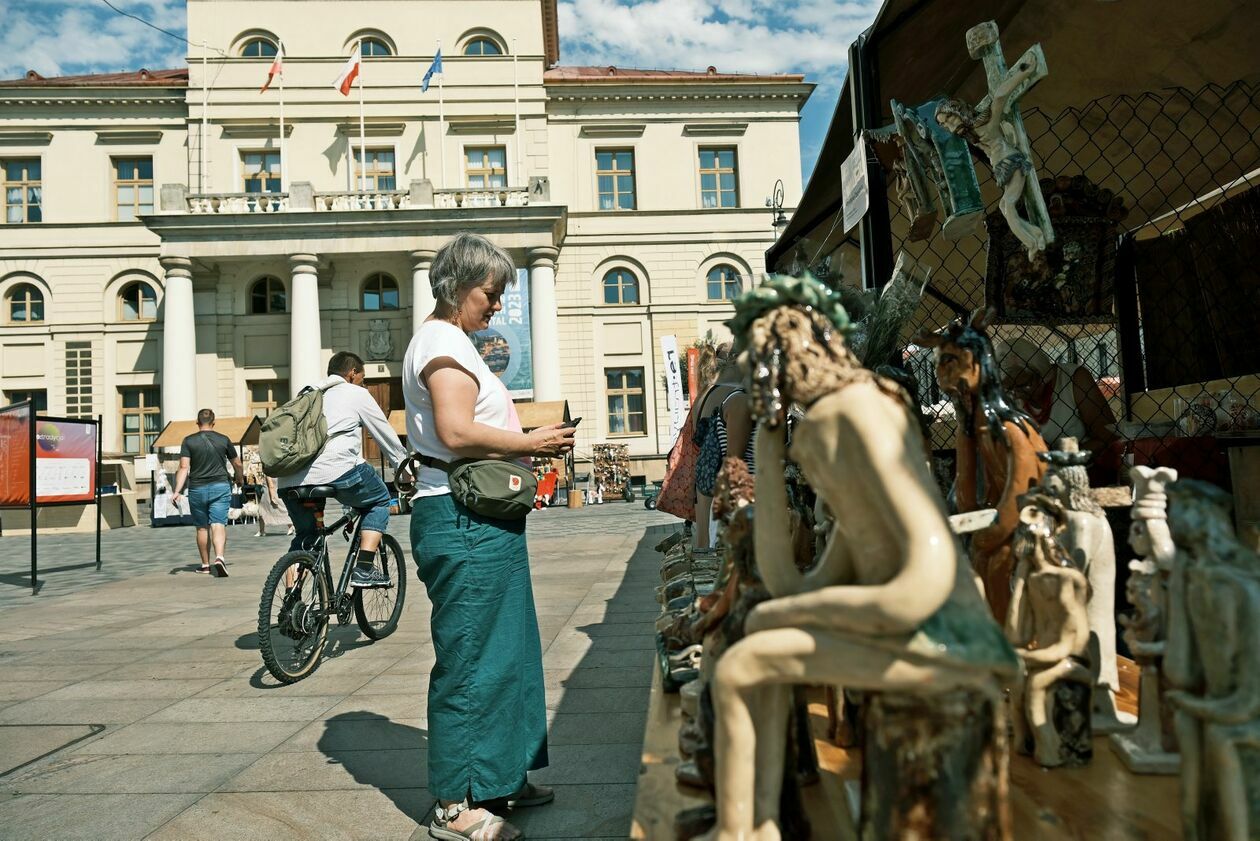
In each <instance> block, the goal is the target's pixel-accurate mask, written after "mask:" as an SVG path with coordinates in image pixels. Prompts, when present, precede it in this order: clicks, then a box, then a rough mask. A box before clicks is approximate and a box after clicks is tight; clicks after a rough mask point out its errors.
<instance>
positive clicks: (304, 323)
mask: <svg viewBox="0 0 1260 841" xmlns="http://www.w3.org/2000/svg"><path fill="white" fill-rule="evenodd" d="M318 260H319V258H318V257H316V256H315V255H314V254H291V255H289V268H290V272H291V273H292V274H291V281H290V284H289V394H291V395H295V394H297V393H298V392H299V391H301V390H302V389H303V388H305V387H306V386H308V385H314V384H315V383H316V382H318V381H319V380H321V379H323V378H324V371H323V367H322V366H321V365H320V359H321V356H322V353H321V349H322V343H321V342H320V335H319V275H318V274H317V273H316V263H317V262H318Z"/></svg>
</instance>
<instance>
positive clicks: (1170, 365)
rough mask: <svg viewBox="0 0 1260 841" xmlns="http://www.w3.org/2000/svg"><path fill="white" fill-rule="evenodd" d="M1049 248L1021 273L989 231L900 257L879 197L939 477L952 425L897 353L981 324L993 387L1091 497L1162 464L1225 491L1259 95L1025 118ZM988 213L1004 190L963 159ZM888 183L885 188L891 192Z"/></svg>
mask: <svg viewBox="0 0 1260 841" xmlns="http://www.w3.org/2000/svg"><path fill="white" fill-rule="evenodd" d="M1024 125H1025V129H1026V131H1027V133H1028V137H1029V139H1030V141H1031V146H1032V150H1033V164H1034V166H1035V167H1036V173H1037V176H1038V177H1039V178H1040V180H1041V188H1042V193H1043V195H1044V197H1045V199H1046V203H1047V206H1048V208H1049V211H1050V215H1051V220H1052V224H1053V227H1054V230H1055V242H1054V244H1053V245H1052V246H1051V247H1050V249H1049V250H1048V252H1047V254H1046V259H1045V260H1044V261H1037V262H1036V263H1032V262H1030V261H1029V260H1028V259H1027V257H1026V255H1025V253H1024V249H1023V247H1022V246H1021V245H1020V243H1019V242H1018V240H1016V239H1015V237H1014V236H1013V234H1011V233H1010V230H1009V227H1008V226H1007V224H1006V222H1005V220H1004V219H1003V218H1002V216H1001V215H1000V214H998V213H996V212H995V213H993V214H990V216H989V217H988V219H987V220H985V221H986V225H987V236H986V231H985V230H978V231H977V233H975V234H969V235H964V236H962V237H961V238H959V239H957V240H956V241H950V240H948V239H946V238H945V237H944V236H943V235H942V233H941V229H940V228H939V227H937V228H936V229H935V230H934V231H932V232H931V233H930V235H929V236H928V238H926V239H921V240H918V241H914V240H911V238H910V236H911V219H910V217H909V215H908V213H907V212H906V211H905V210H904V209H903V207H902V205H901V203H900V202H899V201H898V197H897V195H896V191H895V186H892V187H890V190H889V194H888V212H889V216H890V218H891V228H892V241H893V248H894V250H897V249H902V250H904V251H905V252H906V253H907V254H909V255H910V256H913V257H915V258H916V259H918V260H919V261H920V262H922V263H924V264H927V265H929V266H932V267H933V272H932V277H931V288H930V290H929V294H928V295H927V296H925V297H924V299H923V302H922V304H921V305H920V307H919V310H918V311H917V312H916V313H915V315H914V317H913V318H912V319H911V320H910V322H909V324H908V325H907V327H906V332H905V333H904V334H903V338H904V340H905V341H906V343H907V344H906V348H905V351H904V363H905V367H906V368H907V369H908V370H909V371H910V372H911V373H913V374H914V375H915V378H916V380H917V383H918V392H919V403H920V405H921V406H922V410H923V412H924V413H925V414H926V415H927V417H928V420H929V421H930V437H931V444H932V447H933V449H934V453H935V456H936V458H937V462H938V464H937V468H938V473H939V475H940V476H941V478H942V479H943V480H944V479H945V478H946V477H951V478H952V475H953V469H952V463H951V459H952V456H953V447H954V434H955V429H956V426H955V424H956V420H955V417H954V409H953V406H952V405H951V404H950V402H949V400H948V398H947V397H946V396H945V395H943V394H941V392H940V390H939V388H938V387H937V385H936V382H935V379H934V373H933V361H932V352H931V350H930V349H927V348H921V347H917V346H915V345H914V344H912V343H911V340H912V337H913V336H914V334H915V333H917V332H918V331H920V330H925V329H926V330H935V329H938V328H940V327H942V326H943V325H945V324H946V323H948V322H949V321H950V320H951V319H953V318H955V317H956V316H958V315H960V314H964V313H970V312H971V311H973V310H975V309H978V308H983V307H991V308H993V309H994V310H995V311H996V318H995V322H994V326H992V327H990V328H989V334H990V337H991V338H992V339H993V341H994V346H995V351H996V355H997V358H998V362H999V366H1000V368H1001V370H1002V376H1003V380H1004V382H1005V383H1006V385H1007V387H1008V390H1010V391H1011V392H1012V393H1013V394H1014V395H1015V396H1016V397H1017V399H1019V400H1020V402H1021V403H1022V407H1023V408H1025V410H1026V411H1028V413H1029V414H1030V415H1032V416H1033V417H1034V419H1036V420H1037V421H1038V422H1039V423H1040V424H1041V426H1042V429H1043V432H1044V433H1045V437H1046V439H1047V442H1048V443H1049V444H1051V445H1052V446H1053V445H1054V443H1055V438H1056V437H1058V436H1059V435H1063V434H1073V435H1075V436H1076V437H1078V438H1080V439H1082V447H1083V448H1085V449H1092V450H1093V451H1094V454H1095V459H1094V465H1093V468H1092V474H1093V475H1092V479H1093V481H1094V484H1095V485H1099V484H1115V483H1124V484H1127V477H1126V476H1125V473H1126V466H1127V465H1131V464H1159V465H1165V466H1171V467H1176V468H1177V469H1178V470H1179V471H1180V472H1181V474H1182V475H1183V476H1187V477H1195V478H1200V479H1205V480H1207V481H1211V482H1214V483H1216V484H1219V485H1222V486H1223V487H1225V488H1227V489H1228V488H1229V487H1230V472H1229V460H1228V457H1227V454H1226V453H1227V448H1228V447H1229V446H1230V443H1231V441H1230V437H1231V436H1238V437H1240V438H1244V437H1246V436H1247V435H1250V436H1253V437H1260V376H1258V374H1260V189H1257V186H1260V144H1258V143H1257V139H1256V138H1257V137H1260V91H1258V89H1257V86H1256V85H1254V84H1251V83H1246V82H1237V83H1234V84H1231V85H1228V86H1217V85H1208V86H1206V87H1204V88H1202V89H1200V90H1198V91H1189V90H1184V89H1180V88H1173V89H1167V90H1161V91H1152V92H1149V93H1144V94H1140V95H1136V96H1128V95H1120V96H1110V97H1106V98H1102V99H1098V100H1095V101H1093V102H1090V103H1088V104H1086V105H1083V106H1081V107H1077V108H1070V109H1067V110H1065V111H1063V112H1061V113H1058V114H1047V113H1044V112H1042V111H1040V110H1037V109H1028V110H1026V111H1025V112H1024ZM976 170H977V177H978V178H979V181H980V188H981V194H982V197H983V200H984V205H985V207H987V208H992V207H996V206H997V205H998V199H999V197H1000V190H999V188H998V186H997V184H996V183H995V182H994V179H993V174H992V171H991V169H990V167H989V164H988V162H987V161H986V160H983V159H981V158H976ZM890 180H891V179H890Z"/></svg>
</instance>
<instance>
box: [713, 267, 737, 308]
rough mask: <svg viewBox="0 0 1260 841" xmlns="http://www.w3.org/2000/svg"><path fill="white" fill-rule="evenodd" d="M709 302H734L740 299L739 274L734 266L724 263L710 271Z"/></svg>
mask: <svg viewBox="0 0 1260 841" xmlns="http://www.w3.org/2000/svg"><path fill="white" fill-rule="evenodd" d="M708 282H709V283H708V285H709V300H710V301H733V300H735V299H736V298H738V297H739V292H740V288H739V286H740V283H739V272H738V271H737V270H736V269H735V267H734V266H730V265H727V264H725V263H723V264H722V265H720V266H714V267H713V268H711V269H709V275H708Z"/></svg>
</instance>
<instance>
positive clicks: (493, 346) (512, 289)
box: [472, 269, 547, 399]
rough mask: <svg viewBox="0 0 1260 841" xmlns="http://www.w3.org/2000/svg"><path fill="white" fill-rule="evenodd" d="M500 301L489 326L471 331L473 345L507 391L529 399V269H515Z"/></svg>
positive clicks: (531, 388)
mask: <svg viewBox="0 0 1260 841" xmlns="http://www.w3.org/2000/svg"><path fill="white" fill-rule="evenodd" d="M502 304H503V309H502V310H500V311H499V312H497V313H495V316H494V318H492V319H491V320H490V329H489V330H482V331H481V332H480V333H474V334H473V337H472V339H473V344H474V345H476V346H477V352H478V353H480V354H481V358H482V359H484V360H485V362H486V365H488V366H489V367H490V370H491V371H493V372H494V373H495V375H496V376H497V377H498V378H499V379H500V380H502V381H503V385H504V386H506V387H507V390H508V394H510V395H512V397H513V398H522V397H523V398H527V399H528V398H532V397H533V396H534V348H533V346H532V344H531V342H530V335H529V329H530V328H529V272H527V271H526V270H525V269H517V270H516V283H515V285H513V286H509V287H508V288H507V289H506V290H504V292H503V298H502ZM542 350H543V352H544V353H546V352H547V349H546V348H543V349H542Z"/></svg>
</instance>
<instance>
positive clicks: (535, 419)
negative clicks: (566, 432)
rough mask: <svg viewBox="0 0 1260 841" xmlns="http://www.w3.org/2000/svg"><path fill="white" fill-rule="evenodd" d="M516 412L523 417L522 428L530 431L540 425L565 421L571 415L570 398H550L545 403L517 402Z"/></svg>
mask: <svg viewBox="0 0 1260 841" xmlns="http://www.w3.org/2000/svg"><path fill="white" fill-rule="evenodd" d="M516 414H517V415H519V416H520V418H521V429H523V430H525V431H526V432H529V431H530V430H531V429H537V428H538V427H540V426H550V425H551V424H556V423H564V422H565V421H567V420H571V418H570V417H569V401H568V400H550V401H546V402H543V403H517V404H516Z"/></svg>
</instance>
